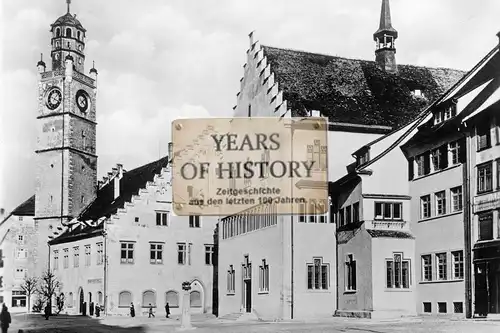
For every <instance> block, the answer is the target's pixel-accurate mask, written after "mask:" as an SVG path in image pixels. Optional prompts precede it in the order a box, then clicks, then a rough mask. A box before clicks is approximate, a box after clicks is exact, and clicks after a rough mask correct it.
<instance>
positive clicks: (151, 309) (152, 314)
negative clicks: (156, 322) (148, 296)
mask: <svg viewBox="0 0 500 333" xmlns="http://www.w3.org/2000/svg"><path fill="white" fill-rule="evenodd" d="M151 316H153V318H154V317H155V314H154V313H153V306H152V305H151V303H149V317H148V318H151Z"/></svg>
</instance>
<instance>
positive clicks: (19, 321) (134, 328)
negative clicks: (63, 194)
mask: <svg viewBox="0 0 500 333" xmlns="http://www.w3.org/2000/svg"><path fill="white" fill-rule="evenodd" d="M193 326H194V327H196V332H235V333H237V332H242V333H243V332H310V333H320V332H367V333H391V332H433V333H440V332H443V333H444V332H450V333H451V332H453V333H475V332H500V321H478V320H469V321H463V320H453V319H435V318H411V319H404V320H365V319H346V318H331V319H325V320H321V321H319V320H318V321H307V322H301V321H294V322H281V323H267V322H220V321H219V320H218V319H216V318H207V317H201V318H196V317H195V318H193ZM179 327H180V321H179V320H177V318H172V319H166V318H153V319H148V318H134V319H131V318H129V317H119V318H117V317H110V318H105V319H100V320H98V319H94V318H89V317H80V316H58V317H51V318H50V320H45V319H44V318H43V317H42V316H40V315H36V316H35V315H30V316H29V317H27V316H26V315H16V316H14V317H13V323H12V326H11V329H10V330H9V331H10V332H15V333H17V332H19V330H20V329H22V332H23V333H26V332H38V333H41V332H47V333H48V332H50V333H63V332H64V333H66V332H67V333H70V332H71V333H80V332H82V333H83V332H85V333H87V332H88V333H97V332H99V333H101V332H139V333H140V332H144V333H146V332H147V333H149V332H151V333H156V332H175V331H177V329H178V328H179Z"/></svg>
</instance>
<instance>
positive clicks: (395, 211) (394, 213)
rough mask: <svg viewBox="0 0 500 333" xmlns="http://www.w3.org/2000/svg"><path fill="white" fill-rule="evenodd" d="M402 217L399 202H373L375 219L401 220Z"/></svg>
mask: <svg viewBox="0 0 500 333" xmlns="http://www.w3.org/2000/svg"><path fill="white" fill-rule="evenodd" d="M402 218H403V217H402V203H401V202H375V219H376V220H401V219H402Z"/></svg>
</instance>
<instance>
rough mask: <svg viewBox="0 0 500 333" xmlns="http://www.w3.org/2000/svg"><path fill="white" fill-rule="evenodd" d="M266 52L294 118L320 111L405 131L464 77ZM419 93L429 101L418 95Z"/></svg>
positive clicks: (439, 71) (337, 118)
mask: <svg viewBox="0 0 500 333" xmlns="http://www.w3.org/2000/svg"><path fill="white" fill-rule="evenodd" d="M262 48H263V50H264V55H265V56H266V57H267V61H268V63H269V64H270V65H271V71H272V72H273V73H274V75H275V79H276V81H277V82H278V84H279V87H280V89H281V90H283V97H284V99H285V100H286V101H287V103H288V104H287V106H288V108H290V109H291V110H292V112H293V115H294V116H305V115H306V110H319V111H321V112H322V114H323V115H324V116H328V117H329V119H330V121H334V122H343V123H355V124H362V125H382V126H391V127H393V128H396V127H400V126H402V125H404V124H406V123H409V122H410V121H411V120H412V119H414V118H415V117H416V116H417V115H418V114H419V113H420V112H421V111H422V110H423V109H424V108H425V107H426V106H427V105H429V104H430V103H431V102H432V101H434V100H435V99H437V98H438V97H439V96H440V95H441V94H443V93H444V92H445V91H447V90H448V89H449V88H450V87H451V86H453V85H454V84H455V83H456V82H457V81H458V80H459V79H460V78H462V77H463V76H464V75H465V72H463V71H459V70H454V69H446V68H428V67H419V66H412V65H398V73H397V74H389V73H386V72H384V71H383V70H381V69H379V68H378V67H377V64H376V63H375V62H374V61H367V60H357V59H347V58H341V57H335V56H329V55H322V54H316V53H308V52H303V51H295V50H289V49H280V48H275V47H269V46H262ZM415 89H419V90H421V91H422V93H423V94H424V96H425V98H422V97H416V96H414V95H413V94H412V91H413V90H415Z"/></svg>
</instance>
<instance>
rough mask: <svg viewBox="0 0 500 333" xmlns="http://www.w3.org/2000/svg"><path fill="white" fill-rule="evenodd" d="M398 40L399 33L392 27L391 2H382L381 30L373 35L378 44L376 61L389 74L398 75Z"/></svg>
mask: <svg viewBox="0 0 500 333" xmlns="http://www.w3.org/2000/svg"><path fill="white" fill-rule="evenodd" d="M397 38H398V32H397V30H396V29H394V28H393V27H392V21H391V8H390V6H389V0H382V8H381V10H380V24H379V28H378V30H377V31H375V33H374V34H373V40H374V41H375V42H376V43H377V44H376V49H375V61H376V62H377V64H378V65H379V67H380V68H381V69H382V70H384V71H386V72H389V73H396V72H397V70H398V69H397V65H396V45H395V41H396V39H397Z"/></svg>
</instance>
